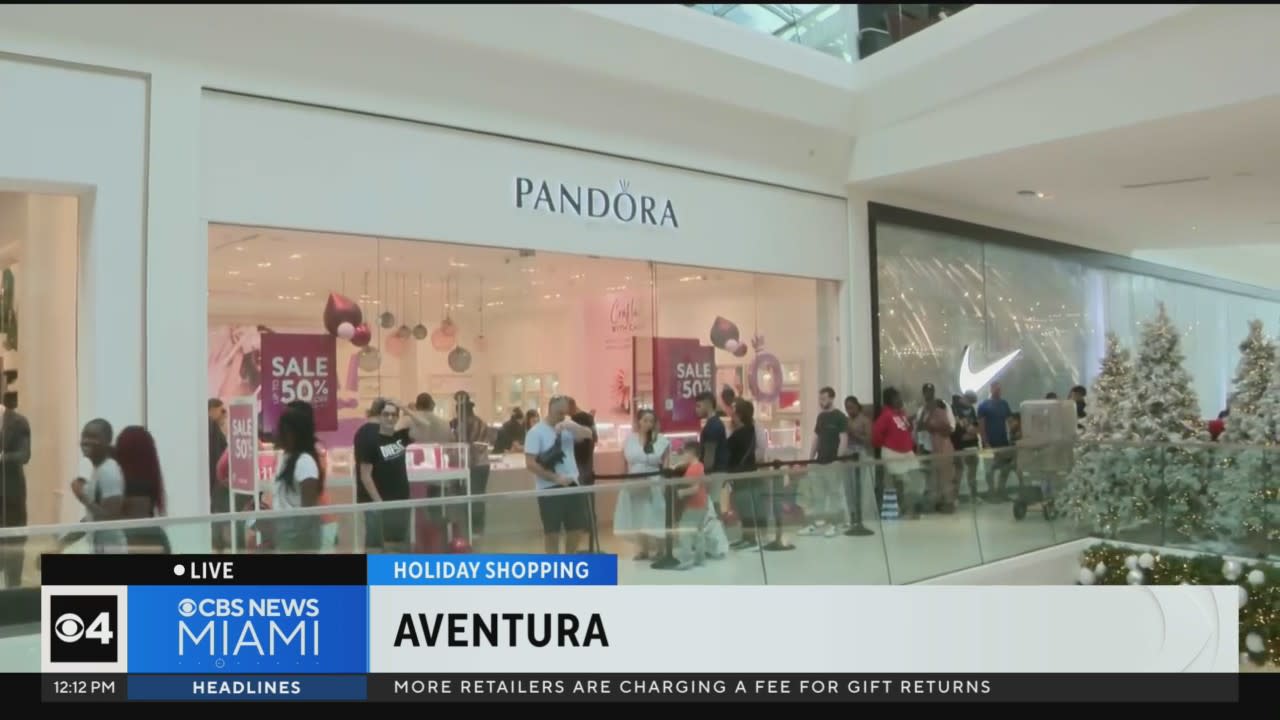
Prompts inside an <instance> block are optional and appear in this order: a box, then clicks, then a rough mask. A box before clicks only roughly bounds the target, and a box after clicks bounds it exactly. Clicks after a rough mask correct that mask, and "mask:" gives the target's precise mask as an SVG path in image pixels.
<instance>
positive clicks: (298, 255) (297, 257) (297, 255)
mask: <svg viewBox="0 0 1280 720" xmlns="http://www.w3.org/2000/svg"><path fill="white" fill-rule="evenodd" d="M289 259H290V260H301V259H302V253H294V254H292V255H290V256H289Z"/></svg>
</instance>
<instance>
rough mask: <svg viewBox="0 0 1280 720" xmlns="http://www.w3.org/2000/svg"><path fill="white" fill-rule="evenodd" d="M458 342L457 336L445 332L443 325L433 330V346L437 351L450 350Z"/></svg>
mask: <svg viewBox="0 0 1280 720" xmlns="http://www.w3.org/2000/svg"><path fill="white" fill-rule="evenodd" d="M457 344H458V341H457V338H455V337H454V336H452V335H449V334H447V333H445V331H444V328H443V326H441V327H438V328H436V329H435V330H432V331H431V347H432V348H433V349H435V350H436V351H437V352H448V351H449V350H451V349H452V348H453V346H454V345H457Z"/></svg>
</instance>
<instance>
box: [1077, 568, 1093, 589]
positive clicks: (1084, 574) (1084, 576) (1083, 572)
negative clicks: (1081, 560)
mask: <svg viewBox="0 0 1280 720" xmlns="http://www.w3.org/2000/svg"><path fill="white" fill-rule="evenodd" d="M1076 580H1077V581H1079V583H1080V584H1081V585H1092V584H1094V583H1095V582H1097V580H1098V578H1097V576H1096V575H1094V574H1093V571H1092V570H1090V569H1089V568H1086V567H1082V568H1080V574H1079V575H1078V576H1077V577H1076Z"/></svg>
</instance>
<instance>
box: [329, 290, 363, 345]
mask: <svg viewBox="0 0 1280 720" xmlns="http://www.w3.org/2000/svg"><path fill="white" fill-rule="evenodd" d="M344 322H349V323H351V324H352V325H356V326H359V325H360V323H362V322H364V313H362V312H360V306H359V305H357V304H355V303H354V302H352V301H351V298H348V297H347V296H345V295H339V294H338V293H329V301H328V302H326V303H325V304H324V329H325V330H328V331H329V334H330V335H335V336H336V335H337V334H338V326H339V325H341V324H342V323H344Z"/></svg>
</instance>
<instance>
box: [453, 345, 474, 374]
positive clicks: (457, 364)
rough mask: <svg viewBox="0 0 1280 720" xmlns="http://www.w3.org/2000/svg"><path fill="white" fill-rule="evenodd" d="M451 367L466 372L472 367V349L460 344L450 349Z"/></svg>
mask: <svg viewBox="0 0 1280 720" xmlns="http://www.w3.org/2000/svg"><path fill="white" fill-rule="evenodd" d="M449 369H450V370H452V371H454V372H456V373H464V372H466V371H468V370H470V369H471V351H470V350H468V349H466V348H464V347H462V346H461V345H459V346H458V347H455V348H454V349H453V350H451V351H449Z"/></svg>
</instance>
